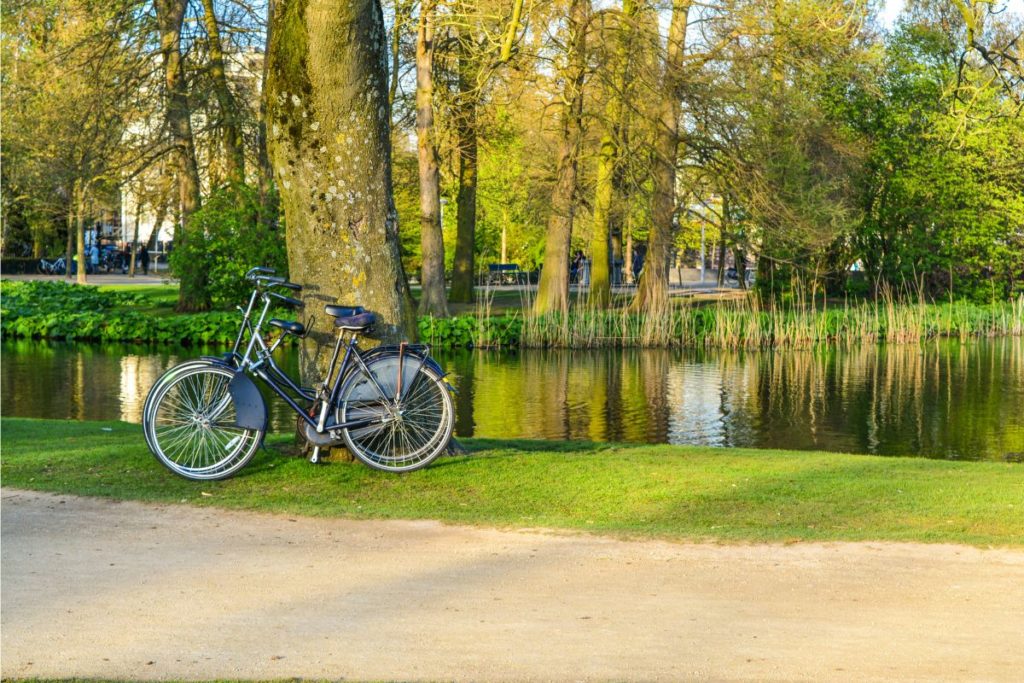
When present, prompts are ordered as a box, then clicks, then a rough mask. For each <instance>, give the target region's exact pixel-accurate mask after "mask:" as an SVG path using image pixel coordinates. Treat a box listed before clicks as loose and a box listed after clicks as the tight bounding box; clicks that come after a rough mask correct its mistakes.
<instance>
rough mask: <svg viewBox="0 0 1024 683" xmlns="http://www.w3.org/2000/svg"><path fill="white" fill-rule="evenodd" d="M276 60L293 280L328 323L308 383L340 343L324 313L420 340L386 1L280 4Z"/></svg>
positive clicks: (277, 161)
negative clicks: (399, 205) (363, 317)
mask: <svg viewBox="0 0 1024 683" xmlns="http://www.w3.org/2000/svg"><path fill="white" fill-rule="evenodd" d="M272 24H273V39H272V41H271V44H270V51H269V53H268V55H267V57H268V59H269V60H270V66H269V69H270V70H269V74H268V79H267V91H266V94H265V96H266V98H267V113H268V124H269V126H270V130H269V143H270V157H271V160H272V162H273V165H274V172H275V175H276V179H277V185H278V187H279V188H280V192H281V200H282V203H283V205H284V212H285V225H286V229H287V241H288V266H289V271H290V273H291V278H292V279H293V280H295V281H296V282H298V283H299V284H301V285H303V286H304V289H303V291H302V298H303V301H304V303H305V305H306V307H307V311H308V314H316V315H317V321H318V322H317V324H316V325H315V326H314V327H313V329H312V334H311V335H310V337H309V338H308V339H307V340H306V341H305V342H304V343H303V346H302V355H301V371H302V375H303V378H304V380H305V381H307V382H308V381H311V380H314V379H316V377H317V374H318V370H317V364H318V360H319V359H320V356H321V354H319V353H318V351H319V350H320V349H319V348H318V346H317V345H318V343H323V342H331V341H332V340H333V338H334V334H335V331H334V327H333V324H332V321H331V320H330V319H329V318H327V317H326V316H324V315H323V305H324V304H325V303H333V302H335V301H339V302H343V303H347V304H361V305H363V306H365V307H367V308H368V309H369V310H371V311H373V312H375V313H376V314H377V324H376V326H375V328H374V331H373V333H372V338H373V339H376V340H379V341H387V342H397V341H401V340H403V339H410V338H415V335H416V319H415V315H414V313H413V310H412V302H411V298H410V297H409V290H408V285H407V283H406V279H405V272H404V271H403V270H402V261H401V258H400V257H399V250H398V217H397V214H396V212H395V206H394V201H393V199H392V190H391V143H390V132H389V120H390V114H389V111H388V90H387V69H386V64H387V61H386V60H387V35H386V33H385V29H384V17H383V15H382V13H381V8H380V4H379V2H378V0H344V1H339V0H279V2H278V3H277V7H276V9H275V12H274V19H273V22H272Z"/></svg>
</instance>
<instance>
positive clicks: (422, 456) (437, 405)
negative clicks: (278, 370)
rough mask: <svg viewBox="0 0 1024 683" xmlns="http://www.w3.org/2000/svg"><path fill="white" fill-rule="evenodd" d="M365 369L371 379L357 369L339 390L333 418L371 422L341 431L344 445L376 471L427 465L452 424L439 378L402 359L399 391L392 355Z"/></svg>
mask: <svg viewBox="0 0 1024 683" xmlns="http://www.w3.org/2000/svg"><path fill="white" fill-rule="evenodd" d="M367 369H368V370H369V371H370V374H371V375H372V376H373V381H371V379H370V376H368V375H367V374H366V373H364V372H362V371H357V372H354V373H352V375H351V376H350V377H349V378H348V379H347V380H345V383H344V384H343V385H342V388H341V395H340V402H339V408H338V413H337V419H338V422H340V423H351V422H357V421H363V420H368V421H370V424H368V425H366V426H362V427H355V428H351V429H344V430H342V434H343V436H344V439H345V445H346V446H347V447H348V449H349V451H351V452H352V454H353V455H354V456H355V457H357V458H359V459H360V460H361V461H363V462H364V463H366V464H367V465H369V466H370V467H373V468H375V469H378V470H384V471H386V472H409V471H411V470H416V469H419V468H421V467H425V466H427V465H428V464H430V462H431V461H433V460H434V458H436V457H437V456H439V455H440V454H441V452H442V451H444V449H445V447H446V446H447V445H448V441H449V440H450V439H451V436H452V427H453V426H454V424H455V409H454V406H453V404H452V397H451V395H450V394H449V393H448V387H447V385H446V384H445V382H444V380H443V379H442V378H441V377H440V376H439V375H438V374H437V373H436V372H435V371H434V370H432V369H431V368H429V367H427V366H426V365H421V364H419V363H417V362H416V360H415V359H414V358H407V359H405V360H404V362H403V363H402V369H403V373H402V375H403V377H402V379H401V384H402V386H401V391H399V381H400V380H399V378H398V375H399V359H398V357H397V356H385V357H381V358H375V359H373V360H370V361H369V362H368V363H367ZM396 396H398V397H399V398H398V399H397V400H396V398H395V397H396Z"/></svg>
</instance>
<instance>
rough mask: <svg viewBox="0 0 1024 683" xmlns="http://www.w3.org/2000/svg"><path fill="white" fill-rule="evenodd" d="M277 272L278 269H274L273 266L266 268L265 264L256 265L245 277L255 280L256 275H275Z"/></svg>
mask: <svg viewBox="0 0 1024 683" xmlns="http://www.w3.org/2000/svg"><path fill="white" fill-rule="evenodd" d="M276 272H277V271H276V270H274V269H273V268H266V267H264V266H256V267H255V268H250V269H249V272H248V273H246V274H245V279H246V280H254V279H255V278H254V276H255V275H259V274H263V275H273V274H274V273H276Z"/></svg>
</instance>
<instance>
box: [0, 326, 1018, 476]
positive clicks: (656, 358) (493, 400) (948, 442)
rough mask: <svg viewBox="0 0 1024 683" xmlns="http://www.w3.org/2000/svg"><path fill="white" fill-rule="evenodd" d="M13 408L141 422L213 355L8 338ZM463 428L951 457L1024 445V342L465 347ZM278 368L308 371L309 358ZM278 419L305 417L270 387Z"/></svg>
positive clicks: (451, 364)
mask: <svg viewBox="0 0 1024 683" xmlns="http://www.w3.org/2000/svg"><path fill="white" fill-rule="evenodd" d="M3 352H4V359H3V369H4V372H3V374H2V384H0V392H2V396H3V414H4V415H9V416H31V417H51V418H73V419H91V420H97V419H116V418H118V417H120V418H121V419H124V420H130V421H133V422H137V421H139V419H140V418H141V406H142V403H143V401H144V400H145V395H146V392H148V390H149V387H150V386H151V384H152V383H153V381H155V380H156V378H157V377H158V376H159V375H160V374H161V373H162V372H163V371H164V370H165V369H166V368H167V367H168V366H169V365H171V364H174V363H176V362H178V361H179V360H181V359H184V358H191V357H194V356H197V355H199V354H200V353H202V351H201V350H198V349H182V350H178V351H170V350H164V349H160V348H155V347H137V346H128V345H126V346H109V347H108V346H103V347H97V346H90V345H84V344H83V345H74V344H44V343H39V342H32V341H25V340H19V341H11V342H5V343H4V345H3ZM440 361H441V363H442V365H443V366H444V367H445V368H446V369H448V370H450V371H452V372H453V374H454V375H455V377H454V379H455V381H456V385H457V387H458V389H459V393H458V394H457V395H456V397H455V400H456V404H457V407H456V410H457V414H456V419H457V433H458V434H459V435H462V436H467V435H470V434H473V435H476V436H487V437H498V438H501V437H532V438H549V439H565V438H577V439H592V440H614V441H634V442H636V441H666V440H670V441H672V442H674V443H701V444H713V445H739V446H753V447H778V448H795V449H800V448H806V449H812V448H813V449H824V450H839V451H850V452H875V453H884V454H916V453H924V454H929V455H934V456H939V457H960V458H978V457H983V458H994V459H999V458H1003V457H1004V456H1005V455H1006V454H1011V453H1021V452H1024V407H1022V406H1024V340H1021V339H995V340H988V341H984V342H978V343H970V344H960V343H959V342H956V341H948V340H946V341H939V342H930V343H927V344H923V345H899V346H895V345H894V346H873V345H863V346H854V347H850V348H845V349H817V350H809V351H786V352H750V351H734V352H717V351H705V352H700V351H688V352H685V353H676V352H668V351H653V350H630V351H621V352H616V351H602V352H583V351H575V352H572V351H555V350H551V351H523V352H520V353H503V354H497V353H489V352H464V353H461V354H447V355H443V356H442V357H441V358H440ZM279 362H280V363H281V364H282V365H283V367H285V368H286V369H287V370H288V371H289V372H290V373H292V374H294V372H295V371H296V370H297V354H295V353H291V354H284V355H282V357H281V358H280V359H279ZM268 405H269V408H270V413H271V422H272V424H273V425H274V426H275V429H277V430H279V431H280V430H286V429H289V428H290V425H291V424H292V421H293V420H294V417H293V416H292V414H291V413H290V411H288V410H287V408H286V407H285V406H284V404H283V403H282V402H281V401H279V400H277V399H276V398H275V397H272V396H268Z"/></svg>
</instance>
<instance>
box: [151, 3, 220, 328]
mask: <svg viewBox="0 0 1024 683" xmlns="http://www.w3.org/2000/svg"><path fill="white" fill-rule="evenodd" d="M187 5H188V2H187V0H157V1H156V18H157V24H158V25H159V28H160V53H161V55H162V56H163V67H164V87H165V90H166V93H165V97H166V105H165V106H166V117H167V125H168V128H169V129H170V133H171V147H172V153H171V159H172V164H173V165H174V173H175V176H176V177H177V181H178V206H179V209H180V212H181V220H180V222H179V223H178V225H177V228H176V229H175V231H174V241H175V242H176V243H177V244H178V245H179V246H180V245H182V244H184V243H185V241H186V240H188V227H189V226H188V223H189V218H190V217H191V216H192V214H193V213H195V212H196V210H197V209H199V205H200V194H199V192H200V190H199V167H198V166H197V165H196V152H195V145H194V142H193V139H192V119H191V113H192V111H191V109H190V107H189V102H188V91H187V90H186V83H185V74H184V64H183V63H182V58H181V25H182V21H183V20H184V18H185V8H186V6H187ZM209 307H210V299H209V292H207V291H206V284H205V283H204V282H202V281H201V280H198V279H197V280H195V281H190V280H184V281H182V283H181V286H180V288H179V289H178V305H177V310H179V311H200V310H206V309H208V308H209Z"/></svg>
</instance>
